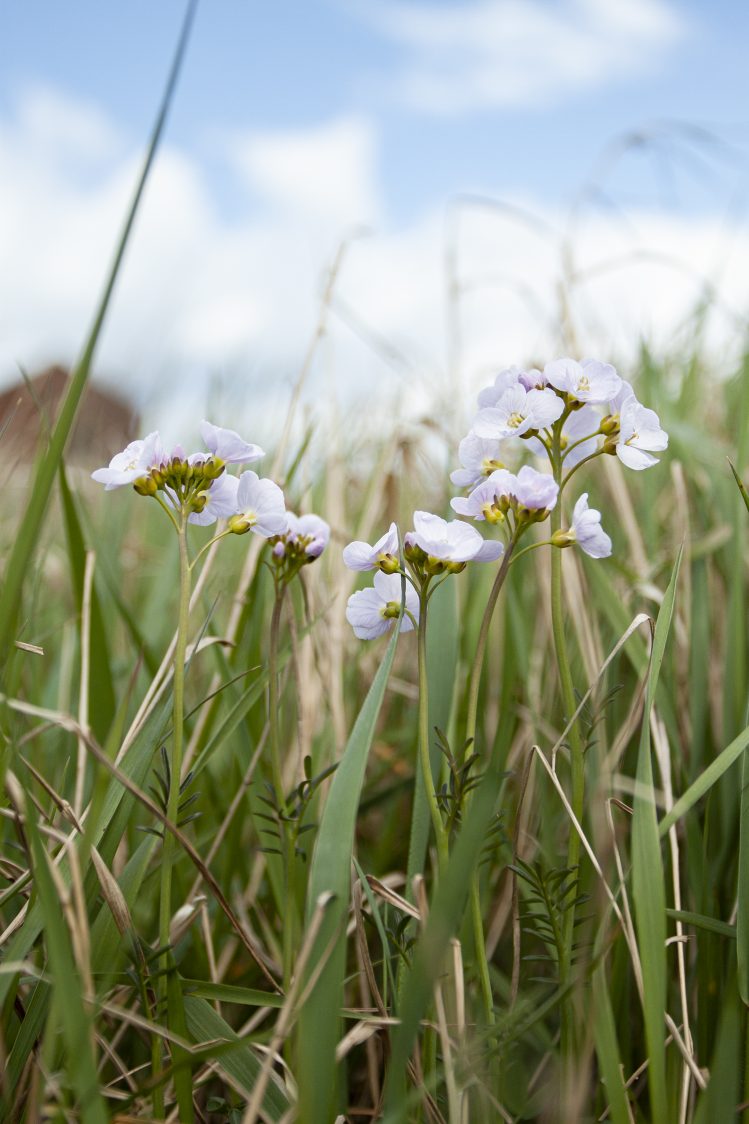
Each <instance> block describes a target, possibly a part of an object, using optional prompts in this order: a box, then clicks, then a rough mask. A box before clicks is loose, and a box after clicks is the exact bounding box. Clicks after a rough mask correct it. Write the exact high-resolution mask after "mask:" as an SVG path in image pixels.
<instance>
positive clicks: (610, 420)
mask: <svg viewBox="0 0 749 1124" xmlns="http://www.w3.org/2000/svg"><path fill="white" fill-rule="evenodd" d="M600 432H601V433H603V434H605V435H606V437H610V436H613V435H614V434H618V432H619V415H618V414H607V415H606V417H605V418H602V420H601V426H600Z"/></svg>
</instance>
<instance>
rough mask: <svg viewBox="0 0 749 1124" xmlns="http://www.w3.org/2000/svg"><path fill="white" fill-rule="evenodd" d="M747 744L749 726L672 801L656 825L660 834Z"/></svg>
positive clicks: (721, 774) (707, 790)
mask: <svg viewBox="0 0 749 1124" xmlns="http://www.w3.org/2000/svg"><path fill="white" fill-rule="evenodd" d="M747 746H749V726H747V727H746V729H745V730H742V731H741V733H740V734H739V735H738V737H736V738H734V739H733V741H732V742H731V744H730V745H728V746H726V748H725V749H724V750H723V752H722V753H719V754H718V756H717V757H716V758H715V760H714V761H711V762H710V764H709V765H708V767H707V768H706V769H705V771H704V772H703V773H700V775H699V776H698V777H697V779H696V780H695V781H693V782H692V784H690V786H689V788H688V789H687V791H686V792H685V793H684V794H683V795H682V796H680V797H679V799H678V800H677V801H676V802H675V803H674V806H673V808H672V809H671V811H670V812H667V813H666V815H665V816H664V817H663V819H662V820H661V821H660V824H659V825H658V831H659V833H660V835H661V836H663V835H666V834H667V832H668V830H669V828H670V827H672V826H673V825H674V824H675V823H677V822H678V820H680V819H681V818H682V816H685V815H686V814H687V812H689V811H690V810H691V809H692V808H693V807H694V806H695V804H697V802H698V801H700V800H701V799H702V797H703V796H705V795H706V793H708V792H709V791H710V789H711V788H712V787H713V785H714V784H715V783H716V782H717V781H719V780H720V778H721V777H722V776H723V774H724V773H725V772H727V770H728V769H730V768H731V766H732V765H735V764H736V762H737V761H738V759H739V757H741V755H742V753H743V752H744V750H745V749H746V748H747Z"/></svg>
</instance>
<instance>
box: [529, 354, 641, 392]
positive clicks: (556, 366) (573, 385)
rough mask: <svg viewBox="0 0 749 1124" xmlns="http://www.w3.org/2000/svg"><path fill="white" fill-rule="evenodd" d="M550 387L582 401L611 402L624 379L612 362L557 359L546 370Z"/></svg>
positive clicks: (547, 365)
mask: <svg viewBox="0 0 749 1124" xmlns="http://www.w3.org/2000/svg"><path fill="white" fill-rule="evenodd" d="M544 375H545V376H546V379H547V382H548V383H549V385H550V386H553V387H555V388H556V389H557V390H560V391H561V392H562V393H563V394H568V395H569V396H570V398H574V399H575V400H576V401H578V402H608V401H609V400H610V399H611V398H615V397H616V395H617V394H618V393H619V390H620V389H621V382H622V380H621V378H620V377H619V375H618V374H617V373H616V370H615V368H614V367H612V366H611V364H610V363H600V362H599V361H598V360H597V359H583V361H582V363H577V362H576V361H575V360H574V359H554V360H552V362H551V363H547V364H546V366H545V367H544Z"/></svg>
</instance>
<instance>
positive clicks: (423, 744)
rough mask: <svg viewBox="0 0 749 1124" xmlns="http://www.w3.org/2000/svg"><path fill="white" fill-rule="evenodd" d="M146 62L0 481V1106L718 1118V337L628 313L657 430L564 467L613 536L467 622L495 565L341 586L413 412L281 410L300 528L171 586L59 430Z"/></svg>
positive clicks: (733, 938) (744, 411)
mask: <svg viewBox="0 0 749 1124" xmlns="http://www.w3.org/2000/svg"><path fill="white" fill-rule="evenodd" d="M178 64H179V55H178V60H177V64H176V68H175V72H174V73H175V74H176V69H178ZM173 78H174V76H172V79H170V86H169V88H168V91H167V95H166V97H165V101H164V105H163V106H162V111H161V114H160V117H159V121H158V123H157V126H156V129H155V133H154V139H153V143H152V146H151V149H150V152H149V155H148V159H147V161H146V165H145V169H144V173H143V177H142V180H141V183H140V185H139V188H138V191H137V192H136V196H135V201H134V204H133V208H132V211H131V213H130V215H129V216H128V220H127V224H126V228H125V234H124V236H123V239H122V241H121V244H120V248H119V250H118V253H117V255H116V258H115V264H114V266H113V269H112V272H111V274H110V277H109V279H108V282H107V285H106V286H105V288H104V297H103V299H102V302H101V306H100V308H99V310H98V311H97V314H96V317H95V321H94V325H93V328H92V332H91V335H90V338H89V340H88V341H87V343H86V345H85V347H84V350H83V357H82V360H81V362H80V363H79V365H78V367H77V370H76V373H75V376H74V380H73V384H72V389H71V391H70V393H69V395H68V398H67V401H66V404H65V406H64V408H63V412H62V413H61V415H60V418H59V420H58V422H57V424H56V426H55V428H54V429H53V430H52V432H51V434H50V435H49V438H48V439H47V440H45V443H44V447H43V448H42V449H41V450H40V454H39V460H38V463H37V467H36V469H35V472H34V474H33V477H32V480H31V481H30V483H29V485H28V487H26V486H22V485H14V486H13V487H14V488H15V495H16V496H17V497H18V498H17V503H16V505H15V507H16V510H15V511H14V512H13V513H8V514H7V515H6V517H5V520H4V526H3V552H4V563H3V566H4V568H3V581H4V585H3V597H2V611H1V612H0V652H2V682H1V685H0V691H1V702H2V708H1V712H0V713H1V715H2V743H1V744H2V768H3V777H4V785H3V799H2V805H1V807H0V814H1V820H0V833H1V838H2V849H1V851H0V876H1V878H2V882H1V883H0V927H1V928H2V936H1V937H0V943H1V946H2V951H3V962H2V972H0V999H1V1002H2V1016H1V1018H0V1028H1V1031H2V1036H1V1038H0V1049H1V1050H2V1054H3V1061H4V1066H3V1077H2V1087H1V1089H0V1093H1V1096H2V1109H1V1110H0V1115H1V1116H2V1118H3V1119H9V1120H11V1119H12V1120H16V1119H17V1120H25V1121H35V1120H42V1119H55V1120H56V1119H60V1120H62V1119H66V1120H83V1121H86V1122H88V1121H96V1122H98V1121H105V1120H109V1119H118V1120H122V1121H125V1120H136V1119H137V1120H151V1119H171V1120H179V1121H189V1120H193V1119H198V1120H216V1121H219V1120H231V1121H246V1122H248V1124H249V1122H252V1121H254V1120H268V1121H282V1120H289V1121H290V1120H300V1121H303V1122H308V1124H317V1122H320V1124H327V1122H329V1121H333V1120H336V1119H338V1118H339V1117H340V1118H343V1119H348V1120H351V1121H363V1120H370V1119H382V1120H385V1121H388V1122H392V1124H395V1122H396V1121H418V1120H428V1121H434V1122H437V1121H443V1120H444V1121H449V1122H450V1124H463V1122H466V1121H494V1120H508V1121H510V1120H512V1121H514V1120H540V1121H593V1120H601V1119H611V1120H612V1121H614V1122H615V1124H626V1122H628V1121H633V1120H636V1121H651V1122H652V1124H665V1122H670V1121H679V1122H681V1121H684V1122H686V1121H696V1122H701V1124H712V1122H716V1121H719V1122H723V1121H732V1120H737V1119H742V1118H743V1117H744V1116H745V1115H747V1113H748V1112H749V1108H745V1107H744V1106H745V1105H749V1045H748V1043H749V1038H748V1037H747V1026H746V1022H747V1017H746V1004H747V1003H749V956H748V954H747V949H748V948H749V944H748V943H747V936H748V934H747V925H748V924H749V900H748V899H749V894H748V887H749V828H748V827H747V822H748V819H747V817H749V804H748V802H747V801H748V798H747V796H746V791H747V790H746V786H745V784H744V780H743V776H744V770H745V768H746V750H747V746H749V727H748V726H747V679H746V667H747V614H746V584H747V566H746V533H747V522H748V521H749V511H748V510H747V506H746V502H745V501H746V495H745V493H744V494H743V495H742V492H741V490H740V488H739V487H737V483H739V484H740V483H741V480H742V478H743V479H744V480H745V479H746V478H747V468H748V467H749V379H748V378H747V363H746V362H744V363H742V364H740V365H739V368H738V369H737V371H736V372H735V373H734V374H733V376H731V377H729V378H726V377H725V372H721V377H720V378H719V377H718V376H717V374H716V372H715V371H714V370H713V369H712V368H711V366H710V365H709V364H708V363H707V362H706V361H705V360H703V359H702V358H701V357H700V355H699V353H698V352H697V351H695V353H693V354H692V353H689V354H688V353H684V354H681V355H678V356H672V357H669V358H668V359H663V358H662V359H657V358H656V357H654V356H653V355H651V354H649V353H648V352H647V350H645V349H643V351H642V353H641V356H640V359H639V362H638V363H637V364H636V368H635V369H633V370H632V371H631V372H628V374H629V375H631V378H632V381H633V382H634V384H635V388H636V390H637V392H638V395H639V397H640V398H641V399H642V400H643V401H644V402H646V403H647V404H648V405H649V406H652V407H653V408H654V409H656V410H657V411H658V413H659V415H660V418H661V421H662V423H663V426H664V428H665V429H666V430H667V431H668V432H669V434H670V445H669V449H668V451H667V452H666V453H663V454H662V455H661V459H660V463H659V464H658V465H656V466H655V467H653V468H651V469H650V470H648V471H647V472H645V473H626V471H625V469H624V468H623V467H622V466H621V465H620V464H619V462H618V461H617V459H616V458H615V457H603V458H601V460H599V461H597V462H596V466H595V469H594V471H591V472H590V474H589V475H588V477H587V478H585V481H584V484H581V486H583V487H586V488H588V489H589V491H590V493H591V501H592V502H593V503H594V504H595V506H596V507H598V508H600V509H601V510H602V511H603V513H604V522H605V525H606V528H607V530H608V531H609V533H610V534H611V536H612V538H613V540H614V550H613V555H612V557H611V558H610V559H601V560H592V559H589V558H587V557H585V556H584V555H583V554H581V553H580V552H578V551H576V550H564V551H557V552H555V553H554V552H553V551H552V549H551V548H549V547H542V548H539V549H536V550H533V551H532V552H529V553H528V554H526V555H525V556H523V557H517V558H515V559H514V560H513V564H512V566H510V567H509V569H508V572H507V580H506V582H505V584H504V586H503V588H502V590H501V593H500V595H499V600H498V606H497V611H496V613H495V615H494V617H493V619H492V621H491V624H490V627H489V631H488V633H485V634H484V632H483V631H482V621H483V618H484V611H485V606H486V604H487V601H488V599H489V597H490V590H491V587H492V582H493V580H494V576H495V574H496V572H497V567H496V566H488V565H487V566H479V565H469V567H468V568H467V570H466V571H465V572H464V573H460V574H457V575H455V576H454V577H451V578H450V579H449V580H448V581H446V582H445V583H444V585H441V586H440V588H439V589H437V590H436V592H435V594H434V596H433V598H432V599H431V600H430V602H429V624H428V627H427V628H426V629H425V630H422V631H421V632H420V634H419V635H418V637H417V635H415V634H411V635H409V634H404V635H399V634H398V633H397V632H396V631H395V630H394V631H393V632H392V634H391V636H390V637H389V638H383V639H381V640H375V641H370V642H361V641H357V640H355V639H354V637H353V636H352V634H351V630H350V629H349V626H348V625H347V624H346V621H345V618H344V610H345V605H346V600H347V598H348V596H349V594H350V593H351V592H352V590H353V589H354V588H355V586H356V585H357V581H356V578H355V575H353V574H352V573H351V572H350V571H349V570H347V569H346V568H345V567H344V565H343V562H342V558H341V548H342V547H343V546H344V545H345V544H346V543H347V542H349V541H350V540H352V539H363V540H367V541H370V542H371V541H374V540H375V539H376V538H378V536H379V535H380V534H381V533H382V531H384V530H385V528H386V527H387V526H388V524H389V523H390V521H391V520H395V521H396V522H397V523H398V525H399V526H400V527H401V528H402V529H404V530H406V529H408V528H409V527H410V526H411V520H412V513H413V511H414V509H415V508H429V509H430V510H432V511H436V512H441V513H442V514H447V513H448V510H449V508H448V501H449V498H450V496H451V494H453V493H454V491H455V489H452V488H451V487H450V484H449V479H448V469H449V468H450V467H454V466H455V463H456V462H455V454H456V450H455V448H454V447H453V441H452V437H453V434H454V432H455V421H454V419H452V418H450V419H445V418H444V416H442V415H441V414H440V413H439V412H435V413H434V414H433V415H432V416H425V417H424V419H423V424H422V426H421V428H420V429H416V428H415V427H414V425H413V424H411V423H409V424H408V425H401V424H399V423H397V422H394V423H393V425H392V428H391V430H390V431H389V432H387V433H385V434H382V433H380V432H378V433H377V434H374V435H372V436H362V435H360V436H358V437H357V436H352V435H351V434H350V433H349V434H348V435H346V431H345V429H343V428H342V431H341V433H340V434H339V435H338V436H337V438H336V441H335V443H334V444H333V446H332V447H331V449H330V450H329V452H328V455H327V456H326V457H323V456H321V455H320V454H319V453H317V452H316V448H315V445H314V443H312V444H310V443H309V442H308V441H307V439H306V438H303V439H302V440H300V441H298V442H297V443H296V445H295V446H294V444H293V442H292V440H291V438H290V436H289V435H290V434H291V433H293V432H295V430H294V427H293V425H290V426H289V428H288V429H287V430H286V431H285V433H284V435H283V438H282V439H279V445H278V448H277V449H276V451H275V453H274V455H273V457H272V458H269V459H271V460H272V461H273V465H272V468H270V469H268V470H267V471H268V472H269V474H270V475H271V476H273V477H274V479H277V480H278V481H279V482H280V483H281V484H282V485H283V487H284V491H285V494H286V497H287V503H288V505H289V507H290V508H293V509H294V510H296V511H311V510H314V511H317V512H320V513H321V514H323V515H324V516H325V518H326V519H327V520H328V522H329V523H330V524H331V527H332V539H331V543H330V545H329V546H328V548H327V549H326V551H325V552H324V553H323V555H322V556H321V557H320V558H319V559H318V560H317V561H315V563H314V565H310V566H305V567H304V568H303V570H302V573H301V576H300V577H299V578H297V579H295V580H294V582H293V583H290V584H289V587H288V590H287V591H286V595H285V598H284V600H283V601H280V600H279V599H277V598H275V597H274V594H275V592H276V590H277V586H276V585H275V584H274V579H273V567H272V566H269V565H268V548H267V546H265V545H264V541H263V540H262V539H260V538H257V537H255V536H252V535H250V536H247V537H235V536H233V535H232V536H228V537H227V538H226V540H225V541H221V542H217V543H216V544H215V545H214V546H213V547H211V548H210V549H209V550H208V551H207V552H206V553H205V554H204V555H203V556H202V557H201V558H200V560H199V561H198V562H197V563H196V565H195V567H194V569H193V571H192V574H191V586H190V588H189V589H187V587H186V586H185V585H183V588H182V605H183V609H182V612H181V613H180V593H179V573H180V570H179V565H178V549H177V542H176V541H175V536H174V534H173V531H172V528H171V527H170V525H169V523H168V521H167V520H166V519H164V517H163V513H162V512H160V511H158V509H157V506H156V504H154V503H152V502H151V501H150V500H148V499H147V498H144V497H142V496H137V495H134V494H133V493H132V491H131V490H129V489H126V490H124V491H119V492H116V493H114V494H106V495H105V494H103V493H101V492H100V491H98V490H96V489H95V487H94V486H93V485H92V484H91V483H90V481H89V480H88V473H87V472H81V471H80V470H78V469H73V468H67V469H66V467H65V459H64V448H65V443H66V438H67V436H68V433H69V431H70V427H71V425H72V422H73V420H74V418H75V413H76V408H77V404H78V402H79V401H80V395H81V393H82V390H83V388H84V386H85V384H86V381H87V378H88V374H89V370H90V367H91V363H92V359H93V356H94V354H95V348H96V342H97V339H98V335H99V332H100V329H101V325H102V323H103V319H104V316H105V314H106V310H107V303H108V300H109V295H110V293H111V291H112V286H113V285H114V282H115V279H116V276H117V272H118V269H119V265H120V260H121V256H122V250H123V248H124V246H125V244H126V242H127V237H128V231H129V228H130V224H131V221H132V218H133V216H134V214H135V212H136V209H137V205H138V200H139V198H140V191H141V189H142V186H143V184H144V183H145V180H146V178H147V175H148V170H149V168H150V165H151V161H152V158H153V155H154V153H155V151H156V146H157V144H158V138H159V135H160V131H161V128H162V126H163V120H164V115H165V112H166V109H167V107H168V102H169V98H170V96H171V90H172V88H173ZM328 297H329V294H326V299H328ZM318 336H319V334H318ZM318 336H316V339H317V338H318ZM313 347H314V343H313ZM311 354H312V352H311V353H310V356H311ZM310 362H311V357H308V359H307V361H306V362H305V370H307V369H308V368H309V364H310ZM499 362H500V363H501V357H499ZM747 362H749V359H748V360H747ZM297 404H298V395H296V394H295V395H294V396H293V397H292V401H291V405H290V416H291V417H292V419H293V415H294V411H295V410H296V408H297ZM468 406H469V404H464V406H463V408H464V409H468ZM214 420H216V421H218V422H219V423H220V422H221V421H222V420H227V419H220V418H216V419H214ZM0 451H1V441H0ZM112 452H113V453H114V452H116V450H112ZM728 457H730V458H731V460H732V461H733V462H734V464H735V465H736V471H737V474H738V480H737V479H734V477H733V476H732V474H731V470H730V468H729V464H728V461H727V458H728ZM90 467H91V468H95V467H97V466H95V465H91V466H90ZM581 479H582V474H581ZM533 534H537V535H538V538H539V540H540V539H541V538H542V537H544V534H545V533H544V532H543V531H542V530H541V528H539V529H538V531H537V532H536V531H531V532H529V535H533ZM546 534H548V532H547V533H546ZM209 539H210V532H209V531H207V530H205V529H202V528H191V529H190V540H189V550H190V551H191V554H192V557H193V558H194V557H195V556H196V554H197V552H198V550H199V549H200V547H201V546H202V545H203V544H204V543H206V542H208V541H209ZM248 540H250V541H248ZM528 541H530V540H528ZM552 554H553V555H554V557H555V558H556V559H557V562H553V561H552ZM557 567H558V568H557ZM555 574H556V576H555ZM555 590H556V591H557V592H556V594H555V593H554V591H555ZM188 594H189V595H190V601H189V613H188V612H187V601H186V597H187V595H188ZM555 597H556V598H557V600H556V604H555ZM274 604H275V605H277V610H276V612H275V613H274ZM422 608H423V606H422ZM180 622H181V623H180ZM560 628H561V629H562V630H563V643H564V646H565V647H566V650H567V653H568V658H569V669H568V674H566V673H565V674H562V676H561V677H560V670H559V666H558V659H559V651H560V636H559V632H560ZM484 635H485V639H486V652H485V659H484V660H483V662H481V663H480V664H479V665H478V667H479V670H481V672H482V674H481V678H480V679H477V678H476V677H475V676H476V668H475V664H476V652H477V650H480V648H481V644H482V643H483V637H484ZM419 644H421V645H422V648H421V649H419ZM175 653H176V655H175ZM175 669H176V671H177V674H176V676H175ZM183 673H184V675H183ZM183 679H184V681H183ZM472 684H473V687H474V689H473V690H472ZM476 685H478V693H477V694H476V692H475V687H476ZM175 697H176V704H175ZM182 700H184V701H182ZM573 711H574V713H573ZM467 734H468V741H467V739H466V735H467ZM175 745H178V746H179V747H180V748H179V753H178V754H176V755H175ZM420 751H421V762H422V767H420V756H419V754H420ZM427 758H429V759H430V761H431V776H432V778H433V783H434V787H435V793H434V794H433V795H432V798H431V807H430V800H429V783H428V778H429V774H428V773H427V772H426V770H425V768H423V763H424V761H425V760H426V759H427ZM175 762H176V763H177V767H176V768H175ZM425 778H426V780H425Z"/></svg>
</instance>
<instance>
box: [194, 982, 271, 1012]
mask: <svg viewBox="0 0 749 1124" xmlns="http://www.w3.org/2000/svg"><path fill="white" fill-rule="evenodd" d="M182 989H183V991H184V993H185V998H187V996H188V995H197V996H198V998H200V999H217V1000H218V1001H219V1002H220V1003H238V1004H239V1005H240V1006H243V1007H283V1005H284V997H283V995H279V994H278V993H277V992H271V991H260V990H258V988H255V987H237V986H236V985H235V984H217V983H211V982H210V981H207V980H187V979H184V978H183V980H182Z"/></svg>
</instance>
